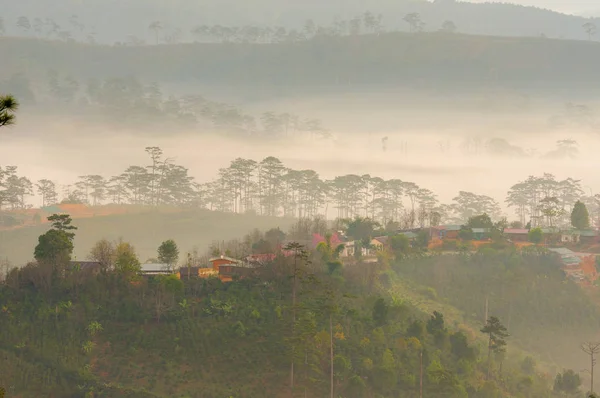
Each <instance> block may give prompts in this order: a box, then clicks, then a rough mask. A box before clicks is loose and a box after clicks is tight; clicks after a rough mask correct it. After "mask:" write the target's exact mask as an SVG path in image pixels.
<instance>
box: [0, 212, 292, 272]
mask: <svg viewBox="0 0 600 398" xmlns="http://www.w3.org/2000/svg"><path fill="white" fill-rule="evenodd" d="M293 222H294V220H292V219H285V218H275V217H263V216H255V215H240V214H230V213H220V212H213V211H209V210H187V211H182V212H176V213H172V212H153V211H148V212H143V213H136V214H124V215H111V216H103V217H92V218H80V219H75V220H74V221H73V224H74V225H75V226H77V227H78V228H79V229H78V231H77V236H76V238H75V248H76V249H75V256H76V257H77V258H78V259H84V258H85V257H86V255H87V253H88V252H89V249H90V248H91V247H92V245H93V244H94V243H95V242H96V241H98V240H100V239H102V238H107V239H111V240H112V239H118V238H121V237H122V238H123V239H125V240H127V241H129V242H131V243H132V244H133V245H134V246H135V248H136V250H137V251H138V254H139V256H140V259H141V260H142V261H144V260H146V259H147V258H149V257H156V248H157V247H158V246H159V245H160V243H161V242H162V241H164V240H166V239H174V240H175V241H176V242H177V244H178V245H179V248H180V251H181V252H182V255H181V256H182V258H183V256H184V254H183V253H184V252H185V251H188V250H192V249H193V248H198V250H199V251H200V253H203V251H204V250H206V248H207V247H208V246H209V245H210V244H211V243H213V242H214V241H220V240H228V239H231V237H240V236H243V235H245V234H246V233H248V232H250V231H251V230H253V229H254V228H258V229H260V230H263V231H264V230H268V229H270V228H274V227H280V228H281V229H282V230H284V231H286V230H287V229H288V228H289V227H290V226H291V225H292V223H293ZM47 229H48V226H47V225H42V226H36V227H28V228H21V229H16V230H11V231H0V258H4V257H7V258H8V259H9V261H11V262H12V263H13V264H23V263H24V262H27V261H28V260H30V259H31V258H32V257H33V249H34V247H35V245H36V244H37V238H38V236H39V235H41V234H43V233H44V232H45V231H46V230H47Z"/></svg>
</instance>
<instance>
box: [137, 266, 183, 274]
mask: <svg viewBox="0 0 600 398" xmlns="http://www.w3.org/2000/svg"><path fill="white" fill-rule="evenodd" d="M140 268H141V270H140V275H141V276H142V277H144V278H149V277H154V276H160V275H173V274H174V275H177V277H178V278H180V277H181V276H180V274H179V273H174V272H173V270H172V269H171V267H169V264H163V263H148V264H142V265H141V266H140Z"/></svg>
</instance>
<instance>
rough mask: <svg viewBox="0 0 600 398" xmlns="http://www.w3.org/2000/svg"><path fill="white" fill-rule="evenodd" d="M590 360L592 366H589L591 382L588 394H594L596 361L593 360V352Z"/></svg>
mask: <svg viewBox="0 0 600 398" xmlns="http://www.w3.org/2000/svg"><path fill="white" fill-rule="evenodd" d="M591 358H592V366H591V370H592V372H591V373H592V381H591V382H590V393H593V392H594V365H596V360H595V359H594V353H593V352H592V355H591Z"/></svg>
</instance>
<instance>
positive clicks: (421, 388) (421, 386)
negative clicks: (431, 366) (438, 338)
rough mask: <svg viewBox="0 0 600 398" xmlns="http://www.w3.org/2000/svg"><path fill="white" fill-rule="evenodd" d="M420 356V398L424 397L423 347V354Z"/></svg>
mask: <svg viewBox="0 0 600 398" xmlns="http://www.w3.org/2000/svg"><path fill="white" fill-rule="evenodd" d="M419 357H420V362H421V363H420V368H421V375H420V377H419V398H423V349H421V354H420V355H419Z"/></svg>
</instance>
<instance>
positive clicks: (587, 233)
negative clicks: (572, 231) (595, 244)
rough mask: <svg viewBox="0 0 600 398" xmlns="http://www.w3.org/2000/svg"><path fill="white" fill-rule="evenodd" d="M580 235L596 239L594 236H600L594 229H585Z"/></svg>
mask: <svg viewBox="0 0 600 398" xmlns="http://www.w3.org/2000/svg"><path fill="white" fill-rule="evenodd" d="M579 234H580V235H581V236H587V237H594V236H598V232H596V231H595V230H593V229H584V230H581V231H579Z"/></svg>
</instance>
